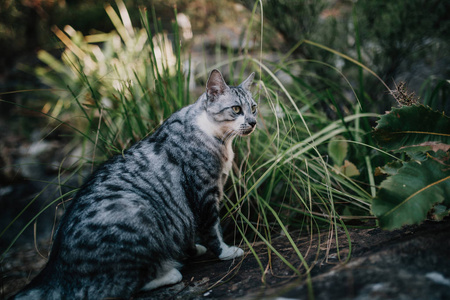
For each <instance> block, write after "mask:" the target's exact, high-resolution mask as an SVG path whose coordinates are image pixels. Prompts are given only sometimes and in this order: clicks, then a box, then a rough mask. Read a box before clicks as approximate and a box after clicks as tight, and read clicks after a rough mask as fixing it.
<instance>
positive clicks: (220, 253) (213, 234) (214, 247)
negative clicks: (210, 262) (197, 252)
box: [207, 219, 244, 260]
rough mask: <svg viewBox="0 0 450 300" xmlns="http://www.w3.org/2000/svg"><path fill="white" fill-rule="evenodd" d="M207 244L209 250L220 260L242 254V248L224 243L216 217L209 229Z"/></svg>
mask: <svg viewBox="0 0 450 300" xmlns="http://www.w3.org/2000/svg"><path fill="white" fill-rule="evenodd" d="M207 244H208V247H209V248H210V250H211V251H212V252H213V253H214V254H215V255H217V257H218V258H219V259H221V260H229V259H234V258H236V257H240V256H242V255H244V250H242V249H241V248H239V247H236V246H228V245H227V244H225V242H224V241H223V237H222V229H221V227H220V224H219V220H218V219H217V222H216V223H215V225H214V226H213V228H211V229H210V234H209V239H208V241H207Z"/></svg>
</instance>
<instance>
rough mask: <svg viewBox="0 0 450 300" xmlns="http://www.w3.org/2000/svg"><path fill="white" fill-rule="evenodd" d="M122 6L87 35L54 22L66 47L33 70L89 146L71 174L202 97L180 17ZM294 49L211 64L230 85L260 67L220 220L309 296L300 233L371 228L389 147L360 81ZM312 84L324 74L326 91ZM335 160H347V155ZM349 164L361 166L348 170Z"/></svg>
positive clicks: (50, 108) (55, 111) (53, 107)
mask: <svg viewBox="0 0 450 300" xmlns="http://www.w3.org/2000/svg"><path fill="white" fill-rule="evenodd" d="M117 3H118V13H117V12H116V10H114V9H113V8H112V7H111V6H106V12H107V14H108V16H109V17H110V19H111V21H112V22H113V24H114V25H115V27H116V31H115V32H111V33H105V34H96V35H90V36H83V35H81V33H79V32H77V31H75V30H74V29H72V28H70V27H66V28H65V29H64V30H60V29H58V28H54V32H55V34H56V36H57V37H58V38H59V40H60V41H61V46H62V47H63V49H64V51H63V53H62V57H61V59H58V58H55V57H53V56H52V55H50V54H49V53H47V52H44V51H41V52H40V53H39V58H40V59H41V60H42V61H43V62H44V63H46V67H45V68H44V67H40V68H38V69H36V72H37V75H38V76H39V78H40V79H41V80H42V81H43V82H44V83H46V84H47V85H49V86H50V87H52V88H53V91H54V95H53V96H54V100H53V101H52V102H49V103H48V104H46V105H45V106H44V109H45V114H47V115H48V116H50V117H51V118H53V119H55V120H57V121H56V122H58V123H63V124H68V125H70V126H71V127H72V128H75V129H76V132H74V138H73V139H74V144H77V145H82V148H83V151H82V155H81V157H80V158H79V160H78V162H77V164H76V165H74V166H73V167H72V169H71V170H66V171H65V173H64V177H65V178H67V177H72V176H76V175H77V174H83V173H82V171H83V170H86V169H87V170H92V169H93V167H94V166H95V165H97V164H99V163H101V162H103V161H104V160H105V159H107V158H108V157H110V156H112V155H114V154H120V153H121V152H122V151H124V150H125V149H127V148H128V147H129V146H130V145H131V144H132V143H134V142H136V141H138V140H140V139H142V138H143V137H145V136H147V135H149V134H151V133H152V132H153V130H154V129H155V128H156V127H157V126H158V125H160V124H161V123H162V122H163V120H164V119H165V118H167V117H168V116H169V115H170V114H171V113H173V112H174V111H176V110H177V109H179V108H181V107H183V106H185V105H187V104H189V103H192V102H193V101H194V99H195V97H197V96H199V95H195V97H194V96H191V92H190V91H189V84H188V83H189V81H190V80H191V79H192V78H197V79H198V78H204V76H205V74H203V73H202V74H191V71H190V70H191V68H190V67H186V62H187V64H188V65H189V57H188V54H187V53H184V52H183V49H182V48H181V46H180V43H179V40H180V37H179V33H178V26H177V23H176V19H175V20H174V22H173V33H172V34H171V35H170V38H169V35H168V34H167V33H165V32H163V31H162V26H161V23H160V21H158V19H157V18H156V13H155V12H154V11H152V12H151V13H150V15H149V13H148V11H147V10H141V28H140V29H136V28H134V27H133V26H132V25H131V23H130V22H128V21H127V20H129V17H128V13H127V10H126V8H125V6H124V5H123V3H122V2H121V1H118V2H117ZM258 4H260V3H259V2H257V3H256V4H255V9H254V10H253V18H256V14H255V11H256V6H257V5H258ZM261 13H262V10H261ZM175 15H176V13H175ZM252 24H253V19H252V22H250V24H249V28H248V30H259V31H263V29H264V27H263V22H262V21H261V23H260V24H261V27H260V28H256V29H255V28H252ZM261 35H262V32H261ZM99 43H101V44H100V45H99ZM295 47H316V48H319V49H321V50H323V51H328V52H330V53H332V54H334V55H335V56H338V57H340V58H342V59H344V60H347V61H348V62H349V63H351V64H353V65H354V66H355V68H359V69H360V70H361V73H360V74H362V73H363V72H364V73H365V74H369V76H375V77H376V74H375V73H373V72H372V71H371V70H370V69H369V68H367V67H366V66H364V65H363V64H362V63H361V62H360V61H358V60H356V59H353V58H350V57H349V56H347V55H344V54H342V53H339V52H337V51H334V50H332V49H329V48H327V47H325V46H323V45H320V44H316V43H314V42H312V41H307V40H303V41H300V42H299V43H298V44H297V45H296V46H295ZM295 47H294V48H295ZM293 52H294V49H292V51H288V52H287V54H286V55H284V56H283V57H282V59H280V60H279V61H276V62H273V61H265V60H263V59H262V58H261V57H262V49H261V50H260V53H251V51H244V55H242V56H237V57H234V56H231V55H230V56H228V57H227V56H225V57H226V58H225V59H223V58H222V59H221V60H220V61H216V62H208V64H209V65H210V66H211V69H212V68H213V67H219V68H222V69H225V70H231V71H232V72H230V74H235V75H236V76H230V78H229V81H231V83H238V82H239V80H242V78H243V76H244V74H248V73H249V72H251V71H253V70H256V71H257V73H258V74H259V79H258V80H256V83H255V86H254V88H253V89H254V96H255V99H257V101H258V103H259V112H260V113H259V117H258V130H257V131H256V132H255V133H254V134H253V135H252V136H251V137H250V138H237V139H236V142H235V145H234V149H235V152H236V157H237V160H236V163H235V165H234V166H233V172H232V174H231V176H230V178H231V179H230V181H229V183H228V185H227V189H226V193H225V201H224V202H223V209H222V213H223V218H224V219H231V220H232V221H233V222H234V224H235V225H236V231H237V232H239V233H240V235H239V236H240V238H239V240H241V241H242V242H243V243H245V244H246V246H247V249H249V251H250V252H251V253H253V255H254V256H255V258H256V260H257V261H258V263H259V265H260V268H261V272H262V274H263V275H262V276H263V279H264V274H265V270H266V267H267V266H264V265H263V263H262V260H261V259H260V257H259V255H258V252H257V251H256V250H255V248H254V243H255V242H256V241H262V242H263V243H264V244H265V245H266V247H267V250H268V255H269V256H271V255H272V254H275V255H276V256H277V257H279V258H280V259H281V260H282V261H283V262H284V263H285V264H286V265H287V266H289V267H290V268H291V269H292V271H293V272H294V273H295V274H297V275H298V276H304V277H305V278H306V279H307V280H308V282H309V292H310V297H313V294H312V289H311V283H310V271H311V268H312V267H311V266H310V265H309V264H308V263H307V259H306V258H305V255H306V253H302V251H301V250H300V249H299V247H298V241H297V240H296V238H295V237H294V235H292V232H294V231H295V230H300V231H301V232H302V234H304V235H311V236H312V235H313V234H314V233H318V232H322V231H327V232H329V235H328V239H329V240H330V241H331V240H334V241H335V242H336V244H337V245H339V238H338V235H339V232H340V230H344V232H346V236H347V239H348V240H350V236H349V234H348V227H349V226H350V225H349V224H350V223H349V222H350V221H351V223H352V224H353V225H352V226H359V227H365V226H373V225H374V223H373V221H370V220H371V219H372V218H373V217H372V216H371V213H370V204H371V199H372V197H373V194H374V189H375V186H374V185H375V179H374V178H373V175H372V174H373V172H372V170H373V168H374V166H373V161H374V160H380V159H381V160H383V157H384V156H387V154H386V153H383V152H381V151H379V149H377V148H376V147H375V146H374V145H373V144H370V138H368V136H369V130H370V127H368V126H367V125H364V124H368V122H367V123H366V120H368V119H370V118H375V117H377V114H374V113H367V112H363V111H362V108H361V104H360V100H361V99H360V98H361V95H363V94H364V90H363V88H364V87H363V86H362V85H360V86H359V90H358V88H355V87H354V86H353V85H352V84H351V83H350V81H349V80H348V78H346V76H345V75H344V74H342V73H341V72H340V71H339V70H338V69H337V68H336V67H334V66H332V65H331V64H329V63H327V62H322V61H314V60H301V59H295V58H294V57H293V56H291V55H292V53H293ZM311 65H314V66H315V67H317V66H320V67H321V68H323V69H324V70H325V71H326V72H334V73H335V74H337V75H338V76H339V77H340V78H341V80H340V81H338V82H336V81H334V80H333V81H330V80H329V79H328V78H326V77H324V76H323V75H322V76H317V75H315V74H314V73H310V72H308V68H309V66H311ZM298 68H300V69H301V70H302V72H301V73H300V74H296V73H295V72H292V71H291V70H294V69H298ZM278 72H283V73H284V74H287V77H288V78H289V80H288V81H282V80H280V78H279V76H277V73H278ZM326 72H325V73H326ZM361 76H362V75H361ZM286 82H287V83H286ZM314 82H320V85H321V88H320V89H318V88H316V87H315V86H314V84H313V83H314ZM201 84H203V83H201ZM380 84H384V83H383V82H380ZM324 107H326V108H327V109H324ZM329 112H332V113H333V114H334V117H330V116H329V115H328V114H327V113H329ZM336 139H338V140H339V141H340V142H339V143H340V145H343V146H342V147H341V148H339V147H338V150H333V151H338V152H339V153H337V154H333V155H331V154H330V153H329V152H330V151H331V150H330V149H333V148H332V147H330V143H333V142H335V141H336ZM331 157H342V161H333V159H332V158H331ZM336 160H337V159H336ZM344 160H345V161H346V164H345V165H344ZM351 166H353V167H352V168H353V169H357V172H356V173H353V174H352V173H351V172H347V170H348V169H346V168H350V167H351ZM350 176H353V177H350ZM55 201H59V199H56V200H55ZM36 217H37V216H36ZM32 221H34V220H31V221H30V223H29V224H28V225H30V224H31V223H32ZM355 224H356V225H355ZM280 232H282V234H283V235H284V236H285V239H286V242H287V244H288V245H290V247H291V248H292V251H293V253H295V254H296V256H297V259H298V261H300V265H298V264H296V263H295V262H292V261H289V259H288V258H286V257H284V256H283V254H282V253H281V252H280V249H277V248H276V247H275V246H273V245H272V243H271V241H272V239H273V237H274V236H275V235H279V234H280ZM322 242H323V241H319V242H318V243H322ZM349 244H350V245H351V241H349ZM317 249H318V250H317V251H321V250H320V247H317ZM328 251H329V249H328V250H327V251H326V253H328ZM316 255H319V253H316ZM350 255H351V251H349V252H348V254H347V256H342V257H341V256H340V254H339V247H338V256H339V259H340V260H342V261H346V260H348V258H349V256H350Z"/></svg>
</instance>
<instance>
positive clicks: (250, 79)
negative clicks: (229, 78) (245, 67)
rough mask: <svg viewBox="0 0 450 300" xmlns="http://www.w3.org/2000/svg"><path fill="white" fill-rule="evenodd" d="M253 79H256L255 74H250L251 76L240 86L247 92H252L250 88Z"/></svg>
mask: <svg viewBox="0 0 450 300" xmlns="http://www.w3.org/2000/svg"><path fill="white" fill-rule="evenodd" d="M253 78H255V72H253V73H252V74H250V76H248V77H247V79H245V80H244V81H242V83H241V84H240V85H239V86H240V87H241V88H243V89H245V90H247V91H250V87H251V86H252V83H253Z"/></svg>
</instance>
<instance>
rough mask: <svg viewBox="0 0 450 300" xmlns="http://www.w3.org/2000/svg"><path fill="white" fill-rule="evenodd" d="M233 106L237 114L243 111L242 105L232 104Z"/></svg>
mask: <svg viewBox="0 0 450 300" xmlns="http://www.w3.org/2000/svg"><path fill="white" fill-rule="evenodd" d="M231 108H232V109H233V111H234V112H235V113H237V114H240V113H241V112H242V108H241V107H240V106H232V107H231Z"/></svg>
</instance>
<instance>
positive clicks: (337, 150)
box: [328, 135, 348, 166]
mask: <svg viewBox="0 0 450 300" xmlns="http://www.w3.org/2000/svg"><path fill="white" fill-rule="evenodd" d="M347 151H348V143H347V141H346V140H345V139H344V137H342V136H340V135H337V136H335V137H333V138H332V139H331V140H330V143H329V144H328V154H329V155H330V156H331V158H332V159H333V162H334V163H335V164H336V165H338V166H342V163H343V161H344V159H345V157H346V156H347Z"/></svg>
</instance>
